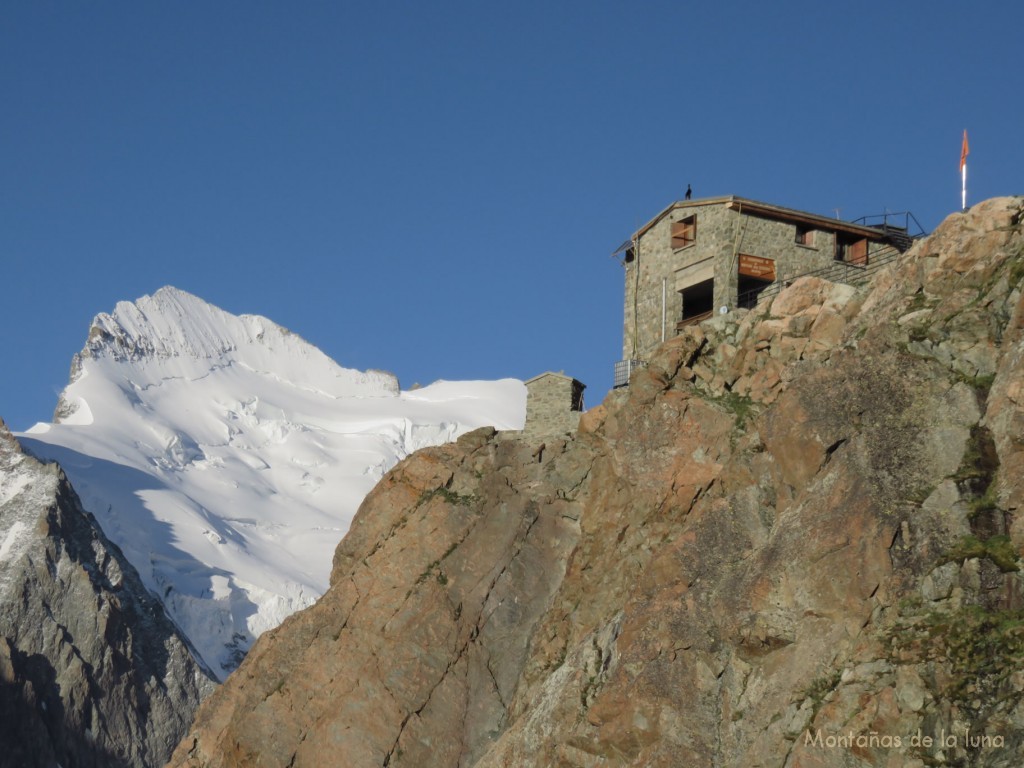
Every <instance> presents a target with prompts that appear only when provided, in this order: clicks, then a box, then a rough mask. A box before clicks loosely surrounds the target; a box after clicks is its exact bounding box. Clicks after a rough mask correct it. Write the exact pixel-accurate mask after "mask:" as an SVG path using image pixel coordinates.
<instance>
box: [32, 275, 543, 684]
mask: <svg viewBox="0 0 1024 768" xmlns="http://www.w3.org/2000/svg"><path fill="white" fill-rule="evenodd" d="M525 401H526V394H525V387H524V385H523V384H522V383H521V382H519V381H516V380H512V379H505V380H502V381H496V382H437V383H435V384H432V385H430V386H428V387H424V388H422V389H418V390H415V391H412V392H401V391H400V390H399V386H398V381H397V379H396V378H395V377H394V376H392V375H391V374H388V373H383V372H374V371H371V372H360V371H354V370H351V369H346V368H343V367H341V366H339V365H338V364H337V363H335V362H334V361H333V360H331V359H330V358H329V357H327V356H326V355H324V354H323V353H322V352H321V351H320V350H319V349H317V348H316V347H314V346H313V345H311V344H309V343H308V342H306V341H304V340H303V339H301V338H300V337H299V336H297V335H296V334H293V333H291V332H289V331H287V330H285V329H284V328H282V327H281V326H279V325H277V324H275V323H273V322H272V321H270V320H268V319H266V318H263V317H259V316H255V315H241V316H235V315H232V314H230V313H228V312H225V311H223V310H221V309H218V308H217V307H214V306H212V305H210V304H208V303H207V302H205V301H203V300H202V299H200V298H198V297H196V296H193V295H191V294H188V293H186V292H184V291H180V290H178V289H175V288H170V287H167V288H162V289H160V290H159V291H157V292H156V293H154V294H153V295H152V296H146V297H143V298H141V299H139V300H138V301H136V302H121V303H119V304H118V305H117V307H116V308H115V310H114V311H113V312H112V313H111V314H101V315H99V316H97V317H96V319H95V320H94V322H93V324H92V327H91V329H90V332H89V337H88V341H87V342H86V346H85V348H84V349H83V350H82V352H80V353H79V354H78V355H76V358H75V361H74V363H73V366H72V377H71V382H70V383H69V385H68V386H67V387H66V388H65V390H64V392H63V393H62V394H61V398H60V404H59V406H58V409H57V412H56V415H55V422H54V423H53V424H37V425H36V426H35V427H33V428H32V429H30V430H29V431H28V432H27V433H25V434H24V435H22V436H20V439H21V442H22V443H23V445H25V446H26V448H28V449H29V450H31V451H32V452H33V453H35V454H36V455H38V456H40V457H45V458H49V459H55V460H57V461H59V462H60V463H61V465H62V466H63V467H64V469H65V472H66V473H67V474H68V476H69V477H70V479H71V481H72V483H73V484H74V485H75V488H76V489H77V490H78V493H79V494H80V496H81V498H82V501H83V504H84V505H85V507H86V508H87V509H89V510H90V511H91V512H93V514H94V515H95V516H96V517H97V519H98V520H99V522H100V524H101V526H102V527H103V529H104V531H105V532H106V534H107V536H109V537H110V539H112V540H113V541H114V542H116V543H117V544H118V545H119V546H120V547H121V549H122V550H123V551H124V553H125V555H126V556H127V557H128V559H129V560H130V561H131V562H132V564H133V565H134V566H135V567H136V568H137V569H138V570H139V572H140V574H141V575H142V578H143V581H144V582H145V584H146V586H147V587H148V588H149V589H151V590H152V591H153V592H154V593H156V594H157V595H159V596H160V597H161V599H162V600H163V601H164V604H165V606H166V608H167V611H168V613H169V614H170V616H171V617H172V618H173V619H174V620H175V622H177V624H178V626H179V627H181V629H182V630H183V631H184V633H185V634H186V635H187V636H188V637H189V639H190V640H191V642H192V643H193V645H194V646H195V647H196V648H197V649H198V650H199V653H200V654H201V656H202V658H203V660H204V661H205V662H206V663H207V664H208V665H209V666H210V667H211V668H212V669H214V670H215V671H217V672H218V673H219V674H222V673H225V672H228V671H230V670H231V669H233V668H234V666H236V665H237V663H238V661H240V659H241V657H242V655H243V654H244V652H245V650H247V648H248V647H249V645H250V644H251V643H252V641H253V640H254V639H255V637H257V636H258V635H259V634H260V633H262V632H263V631H266V630H267V629H270V628H272V627H274V626H276V625H277V624H279V623H280V622H281V621H282V620H283V619H284V618H285V617H286V616H288V615H289V614H291V613H292V612H294V611H295V610H298V609H299V608H302V607H305V606H307V605H309V604H311V603H312V602H313V601H314V600H315V599H316V597H318V596H319V595H320V594H322V593H323V591H324V590H325V589H326V587H327V580H328V575H329V571H330V563H331V557H332V555H333V552H334V548H335V546H336V545H337V543H338V541H339V540H340V539H341V537H342V536H343V535H344V532H345V531H346V530H347V529H348V525H349V523H350V521H351V518H352V516H353V515H354V514H355V511H356V509H357V507H358V505H359V503H360V502H361V501H362V498H363V497H364V496H365V495H366V493H367V492H369V490H370V489H371V488H372V487H373V485H374V484H375V483H376V482H377V480H378V479H380V477H382V476H383V474H384V473H385V472H386V471H387V470H388V469H390V468H391V467H392V466H394V465H395V464H396V463H397V462H398V461H400V460H401V459H402V458H404V457H405V456H407V455H408V454H409V453H411V452H413V451H415V450H417V449H418V448H421V447H424V446H428V445H437V444H440V443H442V442H446V441H449V440H453V439H454V438H456V437H458V436H459V435H460V434H462V433H463V432H466V431H468V430H470V429H475V428H477V427H479V426H484V425H492V426H495V427H497V428H498V429H519V428H521V427H522V425H523V421H524V419H525Z"/></svg>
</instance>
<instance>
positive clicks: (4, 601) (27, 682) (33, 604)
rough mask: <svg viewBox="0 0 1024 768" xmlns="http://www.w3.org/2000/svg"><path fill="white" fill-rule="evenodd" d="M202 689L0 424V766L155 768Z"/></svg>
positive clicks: (117, 566)
mask: <svg viewBox="0 0 1024 768" xmlns="http://www.w3.org/2000/svg"><path fill="white" fill-rule="evenodd" d="M212 689H213V683H212V682H211V680H210V679H209V677H208V676H207V674H206V672H205V671H203V670H202V669H200V668H199V667H198V666H197V665H196V663H195V662H194V661H193V659H192V656H191V655H190V653H189V649H188V648H187V647H186V645H185V643H184V642H183V640H182V639H181V637H180V636H179V634H178V633H177V631H176V629H175V627H174V626H173V624H171V622H170V621H169V620H168V619H167V617H166V616H165V614H164V612H163V608H162V606H161V605H160V603H159V602H158V601H157V600H156V599H155V598H153V597H152V596H151V595H150V594H149V593H148V592H147V591H146V590H145V588H144V587H143V586H142V583H141V581H140V579H139V576H138V574H137V573H136V571H135V570H134V569H133V568H132V567H131V566H130V565H129V564H128V562H127V561H126V560H125V559H124V557H123V555H122V554H121V552H120V550H118V549H117V547H115V546H114V545H112V544H111V543H110V541H108V540H107V539H106V537H105V536H104V535H103V533H102V532H101V531H100V530H99V527H98V526H97V524H96V521H95V519H94V518H93V517H92V515H90V514H88V513H87V512H85V511H84V510H83V509H82V507H81V505H80V504H79V501H78V497H77V496H76V495H75V492H74V491H73V490H72V488H71V486H70V484H69V483H68V481H67V478H66V477H65V476H64V473H63V471H62V470H61V469H60V468H59V467H58V466H57V465H56V464H42V463H40V462H39V461H37V460H35V459H34V458H32V457H30V456H28V455H26V454H25V453H24V452H23V451H22V450H21V447H20V445H19V444H18V442H17V440H16V439H15V438H14V437H13V436H12V435H11V433H10V432H9V431H8V430H7V427H6V426H5V425H4V424H3V422H2V421H0V766H11V768H15V767H17V768H33V767H34V766H39V767H40V768H43V767H44V766H45V768H52V767H53V766H56V765H60V766H65V767H66V768H69V767H70V766H76V767H81V768H91V767H93V766H95V767H96V768H111V767H113V768H118V767H121V766H123V767H125V768H127V767H128V766H138V767H139V768H142V767H144V766H157V765H161V764H163V762H164V761H165V760H166V759H167V758H168V756H169V755H170V753H171V750H172V749H173V747H174V745H175V744H176V743H177V741H178V740H179V739H180V738H181V736H182V734H183V733H184V732H185V730H186V728H187V727H188V724H189V723H190V722H191V719H192V716H193V714H194V712H195V710H196V708H197V706H198V704H199V701H200V699H201V698H202V697H203V696H204V695H205V694H207V693H209V692H210V691H211V690H212Z"/></svg>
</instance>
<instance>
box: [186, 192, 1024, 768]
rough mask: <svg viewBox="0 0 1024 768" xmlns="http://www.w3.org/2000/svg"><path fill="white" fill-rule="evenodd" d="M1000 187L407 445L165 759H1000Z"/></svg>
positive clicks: (1008, 501)
mask: <svg viewBox="0 0 1024 768" xmlns="http://www.w3.org/2000/svg"><path fill="white" fill-rule="evenodd" d="M1022 209H1024V199H1022V198H1013V199H1010V198H1004V199H997V200H992V201H989V202H987V203H985V204H982V205H979V206H976V207H975V208H974V209H972V210H971V211H970V212H969V213H966V214H957V215H954V216H951V217H950V218H949V219H948V220H947V221H946V222H945V223H944V224H943V225H942V226H941V227H940V229H939V230H938V231H937V232H936V233H935V234H934V235H933V236H932V237H930V238H928V239H927V240H925V241H922V242H920V243H918V244H917V245H916V246H915V247H914V248H913V249H912V250H911V251H910V252H909V253H908V254H907V255H906V256H905V257H904V258H903V259H902V260H901V261H900V262H899V263H897V264H895V265H893V266H892V267H890V268H888V269H887V270H886V271H884V272H882V273H880V274H879V275H878V276H877V277H876V278H875V279H874V281H873V282H872V284H871V285H869V286H867V287H866V288H863V289H853V288H851V287H849V286H843V285H834V284H831V283H827V282H823V281H819V280H815V279H810V278H806V279H803V280H800V281H797V282H796V283H794V284H793V285H792V286H791V287H790V288H788V289H787V290H785V291H783V292H782V293H781V294H780V295H779V296H778V297H776V298H775V299H774V300H772V301H770V302H768V301H766V302H764V303H762V304H761V305H759V306H758V307H757V308H756V309H755V310H752V311H749V312H745V311H741V312H737V313H735V314H732V315H729V316H725V317H720V318H716V319H715V320H713V321H711V322H707V323H704V324H703V325H701V326H700V327H693V328H689V329H687V330H686V331H685V332H684V333H683V334H682V335H680V336H679V337H677V338H675V339H673V340H671V341H669V342H667V343H666V344H664V345H663V346H662V347H661V348H660V350H659V351H658V353H657V355H656V356H655V357H654V359H652V360H651V361H650V364H649V367H648V368H647V369H646V370H643V371H641V372H638V373H636V374H634V376H633V379H632V381H631V384H630V386H629V388H628V390H619V391H616V392H614V393H613V394H612V395H611V396H609V398H608V399H607V400H606V402H605V403H604V404H603V405H602V406H600V407H598V408H595V409H593V410H591V411H590V412H588V413H587V414H586V415H585V416H584V418H583V420H582V421H581V423H580V427H579V430H578V433H577V434H576V435H574V436H566V437H565V438H563V439H557V440H555V439H549V440H546V441H545V442H544V443H538V442H536V441H535V442H529V441H526V440H523V439H509V438H507V437H504V436H502V435H499V434H495V433H493V432H492V431H486V430H481V431H477V432H474V433H471V434H470V435H467V436H465V437H463V438H462V439H461V440H460V441H459V442H458V443H457V444H454V445H449V446H445V447H442V448H438V449H432V450H426V451H422V452H420V453H418V454H416V455H414V456H413V457H411V458H409V459H408V460H406V461H404V462H403V463H402V464H400V465H399V466H398V467H397V468H396V469H395V470H393V471H392V472H391V473H390V474H388V475H387V476H386V477H385V478H384V479H383V480H382V481H381V483H380V484H379V485H378V486H377V488H376V489H375V490H374V491H373V492H372V493H371V495H370V496H369V497H368V498H367V500H366V501H365V502H364V504H363V506H362V507H361V509H360V512H359V514H358V516H357V518H356V520H355V523H354V524H353V527H352V529H351V531H350V532H349V534H348V535H347V536H346V538H345V539H344V541H342V543H341V545H340V546H339V547H338V550H337V552H336V555H335V559H334V568H333V573H332V577H331V588H330V590H329V591H328V592H327V593H326V594H325V595H324V596H323V598H322V599H321V600H320V601H319V602H318V603H317V604H316V605H315V606H313V607H312V608H310V609H308V610H306V611H304V612H302V613H300V614H296V615H295V616H293V617H292V618H290V619H289V620H288V621H286V622H285V623H284V624H283V625H282V626H281V627H279V628H278V629H277V630H275V631H273V632H271V633H268V634H266V635H264V636H263V637H262V638H261V639H260V641H259V642H258V643H257V644H256V646H255V647H254V649H253V650H252V652H251V653H250V654H249V656H248V658H247V659H246V661H245V662H244V663H243V665H242V666H241V667H240V669H239V670H238V671H237V673H235V674H234V675H232V677H231V678H229V680H228V681H227V683H226V684H225V685H224V686H223V687H222V688H220V689H219V690H218V691H217V692H216V693H215V694H214V695H213V696H211V697H210V699H209V700H208V701H207V702H206V703H205V704H204V705H203V706H202V708H201V709H200V712H199V714H198V716H197V718H196V721H195V723H194V725H193V727H192V731H191V733H189V735H188V736H187V737H186V738H185V739H184V740H183V741H182V743H181V744H180V745H179V747H178V749H177V750H176V752H175V755H174V758H173V759H172V762H171V764H172V765H174V766H192V767H199V766H202V767H204V768H205V767H207V766H210V767H212V766H320V765H328V764H330V765H345V766H358V767H362V766H390V767H395V766H414V767H417V768H419V767H422V766H460V767H463V768H468V767H469V766H476V767H477V768H498V766H560V767H563V768H569V767H572V768H595V767H596V766H637V767H639V766H645V767H650V766H665V767H668V766H712V765H714V766H744V767H750V766H789V767H792V768H797V767H798V766H799V767H802V768H809V767H810V766H925V765H938V764H946V765H984V766H1010V765H1017V764H1019V755H1020V754H1022V753H1024V705H1022V702H1024V672H1022V671H1021V662H1022V661H1024V600H1022V598H1021V578H1020V575H1019V572H1018V568H1019V554H1020V552H1021V548H1022V545H1024V521H1022V519H1021V515H1019V514H1018V510H1019V509H1020V505H1021V501H1022V495H1024V479H1022V478H1024V473H1022V468H1024V438H1022V435H1024V429H1022V427H1024V412H1022V409H1024V298H1022V296H1024V294H1022V287H1024V285H1022V281H1024V236H1022V233H1021V223H1022V222H1021V217H1022Z"/></svg>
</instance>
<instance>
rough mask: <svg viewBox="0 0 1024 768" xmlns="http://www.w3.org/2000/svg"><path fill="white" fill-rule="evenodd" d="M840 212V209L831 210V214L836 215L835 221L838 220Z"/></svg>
mask: <svg viewBox="0 0 1024 768" xmlns="http://www.w3.org/2000/svg"><path fill="white" fill-rule="evenodd" d="M841 210H842V208H833V209H832V212H833V213H834V214H835V215H836V218H837V219H838V218H839V211H841Z"/></svg>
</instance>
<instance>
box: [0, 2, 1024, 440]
mask: <svg viewBox="0 0 1024 768" xmlns="http://www.w3.org/2000/svg"><path fill="white" fill-rule="evenodd" d="M1022 28H1024V6H1022V5H1021V4H1020V3H1018V2H1008V1H1007V2H988V3H985V2H982V3H977V4H975V5H974V7H973V8H971V9H968V8H967V6H966V5H965V4H963V3H953V2H943V1H942V0H939V1H938V2H935V1H932V2H900V3H891V2H885V3H881V2H861V3H838V2H837V3H825V2H820V0H819V1H818V2H782V3H771V4H769V3H763V2H757V3H754V2H743V1H742V0H740V1H738V2H730V3H689V2H642V1H641V2H633V3H629V2H622V0H616V1H615V2H604V1H602V0H597V1H591V2H561V3H552V2H543V3H542V2H531V1H527V2H521V3H501V4H499V3H492V2H483V1H481V0H476V2H447V1H445V0H436V1H435V2H432V3H420V2H397V1H396V2H333V3H328V2H302V3H284V2H278V3H269V2H245V3H242V2H231V3H228V2H174V3H172V2H114V1H111V2H103V3H83V2H79V3H70V2H69V3H59V2H53V1H52V0H31V1H28V0H8V1H7V2H5V3H4V4H3V6H2V7H0V98H2V107H0V270H2V273H0V286H2V294H0V296H2V299H0V301H2V304H0V306H2V308H3V314H4V322H3V323H2V324H0V328H2V330H0V360H2V361H3V362H2V366H3V375H2V376H0V416H2V417H3V418H4V419H5V420H6V421H8V423H9V424H10V425H11V426H12V427H13V428H15V429H24V428H27V427H28V426H30V425H31V424H32V423H34V422H35V421H37V420H48V419H49V417H50V414H51V413H52V410H53V407H54V405H55V403H56V399H57V394H58V393H59V391H60V390H61V389H62V388H63V386H64V385H65V383H66V381H67V375H68V367H69V364H70V360H71V357H72V355H73V354H74V353H75V352H77V351H78V350H79V349H81V348H82V346H83V344H84V342H85V338H86V334H87V331H88V327H89V322H90V320H91V319H92V317H93V316H94V315H96V314H97V313H99V312H105V311H110V310H112V309H113V307H114V305H115V304H116V303H117V302H118V301H121V300H133V299H135V298H138V297H139V296H142V295H144V294H149V293H152V292H153V291H155V290H156V289H158V288H160V287H161V286H163V285H168V284H169V285H174V286H177V287H178V288H181V289H184V290H187V291H190V292H192V293H195V294H197V295H199V296H201V297H203V298H204V299H206V300H208V301H210V302H212V303H214V304H216V305H218V306H221V307H223V308H224V309H227V310H229V311H231V312H235V313H243V312H248V313H255V314H261V315H265V316H267V317H269V318H271V319H273V320H275V321H276V322H278V323H280V324H282V325H284V326H286V327H288V328H290V329H291V330H293V331H295V332H296V333H299V334H300V335H302V336H303V337H305V338H306V339H308V340H309V341H311V342H313V343H314V344H316V345H317V346H319V347H320V348H321V349H323V350H324V351H325V352H326V353H327V354H329V355H330V356H331V357H333V358H334V359H335V360H337V361H338V362H339V363H341V364H342V365H345V366H349V367H355V368H383V369H387V370H391V371H393V372H394V373H396V374H397V375H398V376H399V378H400V380H401V382H402V384H403V386H409V385H411V384H413V383H414V382H420V383H423V384H426V383H429V382H431V381H433V380H435V379H438V378H446V379H464V378H499V377H505V376H513V377H517V378H524V379H525V378H529V377H531V376H533V375H535V374H537V373H541V372H543V371H545V370H565V371H566V372H567V373H570V374H572V375H574V376H576V377H577V378H579V379H581V380H582V381H584V382H585V383H586V384H587V385H588V390H587V395H588V397H587V402H588V405H593V404H596V403H597V402H599V401H600V400H601V399H602V398H603V396H604V394H605V393H606V392H607V390H608V388H609V387H610V386H611V379H612V365H613V363H614V362H615V360H617V359H618V357H619V355H620V351H621V333H622V299H621V289H622V285H621V281H622V274H621V267H620V266H619V265H618V263H617V262H616V261H614V260H613V259H611V258H610V256H609V255H610V253H611V252H612V251H613V250H614V249H615V247H616V246H617V245H618V244H619V243H620V242H622V241H623V240H624V239H625V238H626V237H628V235H629V234H630V232H631V231H633V230H634V229H636V228H637V227H638V226H639V225H641V224H643V223H644V222H646V221H647V220H648V219H649V218H651V217H652V216H653V215H654V214H656V213H657V212H658V211H660V210H661V209H662V208H664V207H665V206H666V205H667V204H668V203H670V202H672V201H673V200H676V199H679V198H681V197H682V194H683V191H684V190H685V189H686V185H687V184H688V183H690V184H692V185H693V189H694V194H695V197H709V196H716V195H728V194H736V195H741V196H744V197H750V198H754V199H759V200H764V201H766V202H771V203H776V204H779V205H784V206H790V207H794V208H799V209H804V210H809V211H813V212H816V213H822V214H825V215H834V211H835V209H837V208H838V209H839V213H840V215H841V216H842V217H843V218H848V219H853V218H857V217H859V216H862V215H867V214H876V213H882V212H883V211H885V210H889V211H904V210H908V209H909V210H910V211H912V212H913V213H914V214H915V216H916V217H917V219H918V220H919V221H920V222H921V224H922V225H923V226H924V227H925V228H926V229H929V230H930V229H933V228H934V227H935V226H937V225H938V223H939V222H940V221H941V220H942V219H943V218H944V217H945V216H946V215H947V214H949V213H951V212H953V211H955V210H957V209H958V208H959V199H960V185H959V175H958V171H957V163H958V160H959V152H960V139H961V134H962V131H963V130H964V129H965V128H966V129H967V130H968V131H969V132H970V140H971V156H970V164H969V171H970V179H969V185H968V194H969V202H971V201H974V202H977V201H979V200H981V199H984V198H988V197H992V196H996V195H1005V194H1016V193H1024V188H1022V187H1024V185H1022V184H1021V171H1022V166H1024V142H1022V141H1021V126H1024V107H1022V102H1021V99H1020V98H1019V82H1018V81H1019V74H1020V65H1019V50H1020V41H1019V34H1020V30H1021V29H1022Z"/></svg>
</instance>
